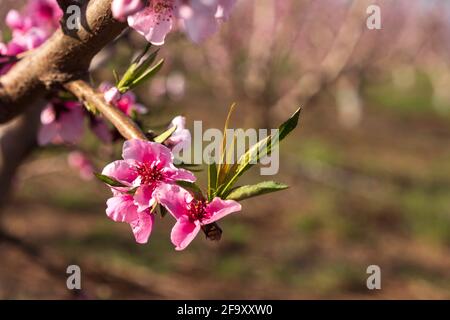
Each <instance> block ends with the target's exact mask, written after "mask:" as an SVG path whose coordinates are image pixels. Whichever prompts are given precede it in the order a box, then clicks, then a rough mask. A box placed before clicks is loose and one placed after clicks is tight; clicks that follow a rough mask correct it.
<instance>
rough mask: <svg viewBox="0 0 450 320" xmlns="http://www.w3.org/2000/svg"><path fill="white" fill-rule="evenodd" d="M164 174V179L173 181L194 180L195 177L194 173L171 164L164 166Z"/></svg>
mask: <svg viewBox="0 0 450 320" xmlns="http://www.w3.org/2000/svg"><path fill="white" fill-rule="evenodd" d="M163 172H164V175H165V176H166V179H167V180H168V181H171V182H175V181H179V180H181V181H189V182H195V180H196V179H197V178H196V177H195V175H194V174H193V173H192V172H190V171H188V170H185V169H179V168H176V167H175V166H173V165H171V166H169V167H166V168H164V169H163Z"/></svg>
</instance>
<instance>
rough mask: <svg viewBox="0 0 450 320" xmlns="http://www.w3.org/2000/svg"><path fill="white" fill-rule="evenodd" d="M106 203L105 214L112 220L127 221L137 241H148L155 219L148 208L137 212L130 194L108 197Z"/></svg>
mask: <svg viewBox="0 0 450 320" xmlns="http://www.w3.org/2000/svg"><path fill="white" fill-rule="evenodd" d="M106 205H107V208H106V214H107V216H108V217H109V218H110V219H111V220H113V221H116V222H126V223H128V224H129V225H130V226H131V230H132V232H133V234H134V237H135V239H136V242H137V243H147V242H148V238H149V237H150V234H151V232H152V228H153V221H154V219H155V218H154V216H153V214H152V213H151V212H150V209H147V210H144V211H141V212H138V207H137V206H136V205H135V204H134V199H133V196H132V195H130V194H118V195H116V196H114V197H112V198H109V199H108V201H107V202H106Z"/></svg>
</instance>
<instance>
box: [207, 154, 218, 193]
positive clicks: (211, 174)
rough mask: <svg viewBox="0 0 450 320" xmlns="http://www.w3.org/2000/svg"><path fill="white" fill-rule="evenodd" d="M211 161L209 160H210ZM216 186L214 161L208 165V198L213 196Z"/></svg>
mask: <svg viewBox="0 0 450 320" xmlns="http://www.w3.org/2000/svg"><path fill="white" fill-rule="evenodd" d="M210 161H211V160H210ZM216 188H217V166H216V164H215V163H214V162H212V161H211V163H210V164H209V165H208V200H211V199H212V198H213V197H214V194H215V192H216Z"/></svg>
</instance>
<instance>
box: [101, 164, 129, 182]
mask: <svg viewBox="0 0 450 320" xmlns="http://www.w3.org/2000/svg"><path fill="white" fill-rule="evenodd" d="M102 174H103V175H105V176H108V177H112V178H114V179H116V180H118V181H119V182H122V183H124V184H126V185H130V186H131V183H132V182H133V181H134V180H135V179H136V178H137V172H136V169H135V165H134V162H133V161H129V160H128V161H125V160H117V161H114V162H112V163H110V164H108V165H107V166H106V167H105V168H104V169H103V171H102Z"/></svg>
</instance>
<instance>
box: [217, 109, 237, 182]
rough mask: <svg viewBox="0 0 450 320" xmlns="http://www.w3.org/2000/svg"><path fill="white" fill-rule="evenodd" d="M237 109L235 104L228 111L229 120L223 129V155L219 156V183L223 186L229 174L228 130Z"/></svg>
mask: <svg viewBox="0 0 450 320" xmlns="http://www.w3.org/2000/svg"><path fill="white" fill-rule="evenodd" d="M235 108H236V103H233V104H232V105H231V106H230V110H229V111H228V115H227V119H226V120H225V126H224V128H223V138H222V149H221V153H220V155H219V157H220V159H221V161H220V162H219V163H218V164H217V179H216V181H217V183H218V184H221V183H222V182H223V180H224V178H225V176H226V175H227V174H228V172H226V170H225V162H226V161H225V157H226V152H227V150H226V149H227V140H228V136H227V129H228V126H229V125H230V120H231V115H232V114H233V112H234V109H235Z"/></svg>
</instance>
